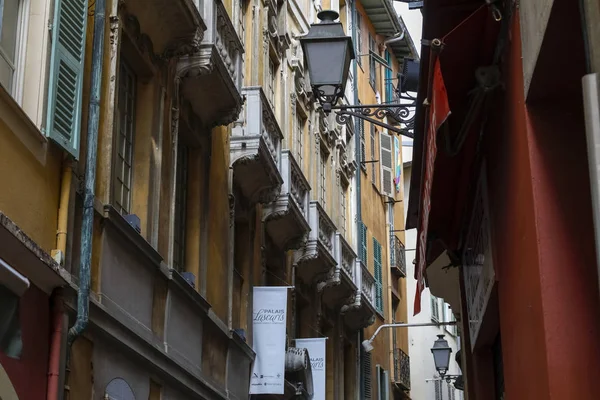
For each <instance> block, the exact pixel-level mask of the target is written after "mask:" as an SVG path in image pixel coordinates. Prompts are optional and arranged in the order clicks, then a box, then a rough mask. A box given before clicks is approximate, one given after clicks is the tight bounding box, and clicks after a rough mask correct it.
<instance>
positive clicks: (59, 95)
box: [46, 0, 87, 158]
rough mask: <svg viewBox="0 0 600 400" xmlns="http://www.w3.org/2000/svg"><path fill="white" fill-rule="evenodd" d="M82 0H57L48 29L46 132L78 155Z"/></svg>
mask: <svg viewBox="0 0 600 400" xmlns="http://www.w3.org/2000/svg"><path fill="white" fill-rule="evenodd" d="M86 22H87V1H86V0H57V1H56V7H55V10H54V24H53V28H52V55H51V61H50V77H49V84H48V111H47V112H48V119H47V123H46V135H47V136H48V137H50V138H51V139H52V140H54V141H55V142H57V143H58V144H59V145H61V146H62V147H63V148H64V149H65V150H67V151H68V152H69V153H71V154H72V155H73V156H74V157H75V158H78V157H79V135H80V127H81V92H82V88H83V73H84V55H85V33H86Z"/></svg>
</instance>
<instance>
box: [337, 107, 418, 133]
mask: <svg viewBox="0 0 600 400" xmlns="http://www.w3.org/2000/svg"><path fill="white" fill-rule="evenodd" d="M406 100H409V98H406ZM410 100H413V102H412V103H408V104H369V105H358V106H354V105H352V106H351V105H341V106H333V107H331V110H335V111H336V113H335V114H336V121H337V123H338V124H340V125H344V124H349V123H350V122H351V121H352V118H351V117H355V118H358V119H362V120H364V121H367V122H370V123H372V124H374V125H377V126H380V127H382V128H385V129H387V130H388V131H389V132H393V133H396V134H397V135H402V136H406V137H409V138H411V139H413V138H414V133H413V132H412V129H411V128H412V127H413V125H414V119H415V115H414V110H411V109H416V107H417V105H416V102H415V101H414V99H412V98H410ZM386 117H387V118H389V119H393V120H396V121H398V122H400V123H403V124H405V125H407V126H408V129H406V128H405V129H402V128H398V127H397V126H393V125H390V124H387V123H385V122H383V121H381V120H383V119H384V118H386Z"/></svg>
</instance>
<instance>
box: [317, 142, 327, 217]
mask: <svg viewBox="0 0 600 400" xmlns="http://www.w3.org/2000/svg"><path fill="white" fill-rule="evenodd" d="M327 158H328V154H327V152H326V151H325V149H323V148H321V150H320V154H319V186H320V190H319V201H320V202H321V207H323V209H324V210H325V209H326V206H327V173H326V172H325V171H326V170H327Z"/></svg>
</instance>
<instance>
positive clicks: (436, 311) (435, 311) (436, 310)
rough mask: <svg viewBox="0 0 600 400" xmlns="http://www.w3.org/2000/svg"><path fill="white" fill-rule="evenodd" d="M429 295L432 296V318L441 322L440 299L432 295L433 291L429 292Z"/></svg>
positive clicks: (430, 300)
mask: <svg viewBox="0 0 600 400" xmlns="http://www.w3.org/2000/svg"><path fill="white" fill-rule="evenodd" d="M429 296H430V299H429V302H430V303H431V320H432V321H434V322H440V304H439V303H440V302H439V299H438V298H437V297H435V296H434V295H432V294H431V293H430V294H429Z"/></svg>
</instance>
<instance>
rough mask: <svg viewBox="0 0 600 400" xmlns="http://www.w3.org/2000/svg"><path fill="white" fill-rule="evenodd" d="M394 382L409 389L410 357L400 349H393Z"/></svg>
mask: <svg viewBox="0 0 600 400" xmlns="http://www.w3.org/2000/svg"><path fill="white" fill-rule="evenodd" d="M394 383H396V384H398V385H400V386H402V388H403V389H404V390H410V357H409V356H408V354H406V353H405V352H404V351H403V350H402V349H394Z"/></svg>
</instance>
